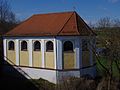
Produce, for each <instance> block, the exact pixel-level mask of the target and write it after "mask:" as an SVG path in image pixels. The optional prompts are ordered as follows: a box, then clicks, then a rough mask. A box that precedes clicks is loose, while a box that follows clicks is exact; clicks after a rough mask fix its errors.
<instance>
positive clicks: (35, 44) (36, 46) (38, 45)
mask: <svg viewBox="0 0 120 90" xmlns="http://www.w3.org/2000/svg"><path fill="white" fill-rule="evenodd" d="M40 50H41V44H40V42H39V41H35V42H34V51H40Z"/></svg>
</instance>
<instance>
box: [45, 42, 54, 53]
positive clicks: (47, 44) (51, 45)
mask: <svg viewBox="0 0 120 90" xmlns="http://www.w3.org/2000/svg"><path fill="white" fill-rule="evenodd" d="M46 51H48V52H52V51H53V42H52V41H48V42H47V43H46Z"/></svg>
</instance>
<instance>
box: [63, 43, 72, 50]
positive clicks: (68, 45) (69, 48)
mask: <svg viewBox="0 0 120 90" xmlns="http://www.w3.org/2000/svg"><path fill="white" fill-rule="evenodd" d="M63 50H64V51H65V52H73V43H72V42H71V41H65V42H64V45H63Z"/></svg>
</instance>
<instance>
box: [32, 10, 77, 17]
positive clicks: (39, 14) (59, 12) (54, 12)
mask: <svg viewBox="0 0 120 90" xmlns="http://www.w3.org/2000/svg"><path fill="white" fill-rule="evenodd" d="M74 12H75V11H67V12H66V11H63V12H53V13H52V12H49V13H41V14H33V15H32V16H38V15H48V14H64V13H74Z"/></svg>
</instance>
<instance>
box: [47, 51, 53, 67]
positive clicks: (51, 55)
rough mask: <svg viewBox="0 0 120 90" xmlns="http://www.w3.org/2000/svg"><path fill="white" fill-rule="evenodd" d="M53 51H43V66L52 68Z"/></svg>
mask: <svg viewBox="0 0 120 90" xmlns="http://www.w3.org/2000/svg"><path fill="white" fill-rule="evenodd" d="M54 66H55V63H54V53H53V52H45V67H46V68H52V69H54Z"/></svg>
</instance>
